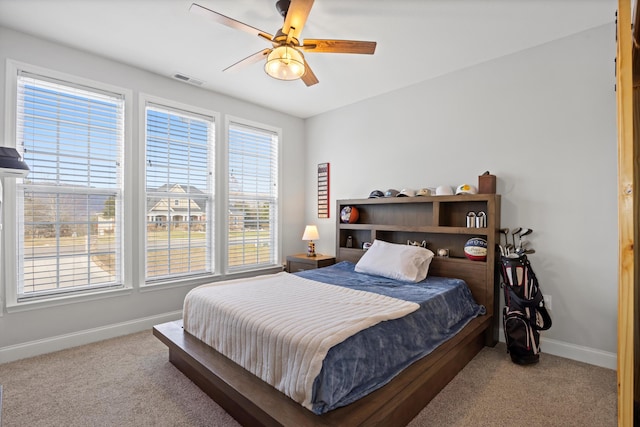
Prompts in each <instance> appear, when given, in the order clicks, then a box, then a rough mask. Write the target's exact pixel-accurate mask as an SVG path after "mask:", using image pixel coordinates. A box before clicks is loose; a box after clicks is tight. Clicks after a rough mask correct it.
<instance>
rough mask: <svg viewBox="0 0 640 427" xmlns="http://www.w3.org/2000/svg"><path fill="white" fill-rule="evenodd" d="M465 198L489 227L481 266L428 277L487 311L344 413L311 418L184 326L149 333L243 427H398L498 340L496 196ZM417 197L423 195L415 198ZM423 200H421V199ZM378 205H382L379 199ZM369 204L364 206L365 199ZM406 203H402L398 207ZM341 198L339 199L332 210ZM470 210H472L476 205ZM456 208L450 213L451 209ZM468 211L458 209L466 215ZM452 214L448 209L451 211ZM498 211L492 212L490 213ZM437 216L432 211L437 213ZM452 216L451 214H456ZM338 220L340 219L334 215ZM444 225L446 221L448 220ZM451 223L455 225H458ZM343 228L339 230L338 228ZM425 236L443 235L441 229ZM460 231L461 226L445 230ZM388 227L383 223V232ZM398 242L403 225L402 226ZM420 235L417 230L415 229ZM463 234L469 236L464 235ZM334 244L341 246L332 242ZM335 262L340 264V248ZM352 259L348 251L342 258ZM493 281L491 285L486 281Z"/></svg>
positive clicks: (461, 264)
mask: <svg viewBox="0 0 640 427" xmlns="http://www.w3.org/2000/svg"><path fill="white" fill-rule="evenodd" d="M469 197H471V199H469V198H468V197H467V196H464V197H462V198H458V199H457V200H455V202H456V203H457V202H463V201H465V200H470V201H471V202H472V203H476V202H477V200H479V198H480V199H481V200H485V201H487V207H488V208H489V209H488V210H489V212H488V214H489V215H491V216H490V217H489V218H491V219H490V221H489V222H490V224H491V225H490V227H487V228H486V229H483V230H480V229H477V230H473V231H474V232H478V234H479V232H482V233H485V234H484V235H485V236H487V241H488V243H489V255H488V258H487V262H486V263H484V262H470V261H468V260H466V259H455V258H446V259H445V258H434V259H433V261H432V263H431V266H430V269H429V274H430V275H435V276H448V277H458V278H461V279H463V280H465V281H466V282H467V284H468V285H469V287H470V288H471V291H472V293H473V295H474V298H475V299H476V301H477V302H478V303H480V304H483V305H485V307H486V308H487V314H486V315H484V316H480V317H478V318H475V319H473V320H472V321H471V322H470V323H469V324H468V325H467V326H466V327H465V328H464V329H463V330H462V331H461V332H460V333H458V334H457V335H456V336H455V337H453V338H452V339H450V340H449V341H447V342H445V343H444V344H442V345H441V346H439V347H438V348H436V349H435V350H434V351H433V352H432V353H431V354H429V355H427V356H425V357H424V358H422V359H420V360H418V361H417V362H415V363H414V364H412V365H411V366H409V367H408V368H407V369H405V370H404V371H403V372H401V373H400V374H399V375H398V376H396V377H395V378H394V379H393V380H392V381H391V382H389V383H388V384H387V385H385V386H384V387H381V388H380V389H378V390H376V391H374V392H373V393H371V394H369V395H367V396H365V397H363V398H362V399H360V400H358V401H356V402H354V403H352V404H350V405H348V406H345V407H342V408H338V409H335V410H333V411H329V412H327V413H325V414H323V415H315V414H314V413H312V412H311V411H309V410H307V409H306V408H304V407H303V406H301V405H300V404H299V403H297V402H295V401H293V400H292V399H290V398H289V397H287V396H285V395H284V394H282V393H281V392H279V391H278V390H276V389H275V388H273V387H272V386H270V385H268V384H267V383H265V382H263V381H262V380H261V379H259V378H258V377H256V376H254V375H253V374H251V373H250V372H249V371H247V370H245V369H243V368H242V367H240V366H239V365H237V364H236V363H234V362H233V361H231V360H230V359H228V358H226V357H225V356H223V355H221V354H220V353H218V352H217V351H215V350H214V349H213V348H211V347H209V346H208V345H206V344H204V343H203V342H202V341H200V340H199V339H197V338H195V337H194V336H192V335H190V334H189V333H187V332H185V331H184V330H183V329H182V322H181V321H175V322H168V323H164V324H161V325H156V326H155V327H154V328H153V334H154V335H155V336H156V337H157V338H159V339H160V340H161V341H162V342H163V343H164V344H166V345H167V346H168V347H169V360H170V361H171V363H173V364H174V365H175V366H176V367H177V368H178V369H179V370H180V371H182V372H183V373H184V374H185V375H186V376H187V377H188V378H190V379H191V380H192V381H193V382H194V383H195V384H196V385H198V386H199V387H200V388H201V389H202V390H203V391H204V392H205V393H207V394H208V395H209V396H210V397H211V398H212V399H213V400H214V401H216V402H217V403H218V404H219V405H220V406H221V407H222V408H223V409H225V410H226V411H227V412H228V413H229V414H230V415H231V416H233V417H234V418H235V419H236V420H237V421H238V422H239V423H240V424H242V425H245V426H349V427H353V426H375V425H380V426H404V425H406V424H407V423H409V422H410V421H411V420H412V419H413V418H414V417H415V416H416V415H417V414H418V413H419V412H420V411H421V410H422V409H423V408H424V407H425V406H426V405H427V403H429V401H430V400H431V399H433V397H435V396H436V395H437V394H438V393H439V392H440V390H442V388H444V386H446V385H447V384H448V383H449V381H451V380H452V379H453V377H455V376H456V374H457V373H458V372H459V371H460V370H462V368H464V366H465V365H466V364H467V363H468V362H469V361H470V360H471V359H472V358H473V357H474V356H475V355H476V354H477V353H478V352H479V351H480V350H481V349H482V348H483V347H484V346H485V345H495V344H496V342H497V317H496V316H494V306H497V301H496V297H497V296H498V294H499V293H498V292H496V291H495V289H496V284H495V283H494V277H495V276H494V265H495V263H494V257H495V243H496V242H495V240H494V239H496V238H497V233H498V229H499V212H500V211H499V207H500V206H499V196H496V195H485V196H482V197H480V196H469ZM421 199H423V198H421ZM424 201H425V200H424V199H423V200H421V202H424ZM381 202H382V203H384V201H381ZM366 203H370V202H366ZM403 203H406V202H403ZM339 206H340V201H338V207H339ZM474 206H475V205H474ZM457 209H458V208H456V209H453V210H456V211H457ZM464 209H466V207H463V208H461V209H460V212H462V211H464ZM453 210H452V211H453ZM496 210H497V213H496ZM435 211H436V212H438V208H436V209H435ZM454 216H455V215H454ZM337 217H338V218H339V216H337ZM449 220H450V219H449ZM458 221H459V219H458V220H456V222H458ZM340 227H341V225H340V224H339V225H338V228H339V229H340ZM429 227H430V228H429V229H428V231H431V232H437V233H443V230H435V229H432V228H433V226H429ZM449 228H450V230H447V231H450V232H452V233H453V234H465V230H463V229H461V227H458V226H455V227H449ZM388 229H389V226H388V225H385V232H387V233H388ZM400 229H401V231H402V233H403V234H402V237H404V235H405V234H406V232H407V226H406V225H402V226H400ZM418 231H420V232H423V231H424V230H423V229H422V228H421V229H420V230H418ZM466 233H469V231H468V230H467V231H466ZM337 245H340V241H338V242H337ZM337 253H338V261H341V260H342V259H341V258H342V257H340V255H339V254H340V250H339V248H338V251H337ZM348 258H349V259H350V260H353V254H351V255H350V256H349V257H348ZM489 279H491V280H489Z"/></svg>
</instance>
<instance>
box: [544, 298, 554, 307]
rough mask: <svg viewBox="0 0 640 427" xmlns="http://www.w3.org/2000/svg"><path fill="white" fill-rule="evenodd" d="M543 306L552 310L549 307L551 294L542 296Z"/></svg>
mask: <svg viewBox="0 0 640 427" xmlns="http://www.w3.org/2000/svg"><path fill="white" fill-rule="evenodd" d="M544 306H545V307H547V310H552V308H551V295H545V296H544Z"/></svg>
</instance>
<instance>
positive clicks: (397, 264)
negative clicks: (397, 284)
mask: <svg viewBox="0 0 640 427" xmlns="http://www.w3.org/2000/svg"><path fill="white" fill-rule="evenodd" d="M433 255H434V254H433V252H431V251H430V250H429V249H425V248H422V247H419V246H412V245H399V244H396V243H389V242H384V241H382V240H374V241H373V245H371V247H370V248H369V249H368V250H367V251H366V252H365V253H364V255H362V258H360V261H358V263H357V264H356V271H357V272H358V273H366V274H374V275H377V276H383V277H388V278H390V279H396V280H401V281H403V282H419V281H421V280H424V278H425V277H427V272H428V271H429V264H431V259H432V258H433Z"/></svg>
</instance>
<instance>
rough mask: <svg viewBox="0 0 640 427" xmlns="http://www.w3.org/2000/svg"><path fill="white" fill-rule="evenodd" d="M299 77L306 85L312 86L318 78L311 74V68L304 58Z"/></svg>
mask: <svg viewBox="0 0 640 427" xmlns="http://www.w3.org/2000/svg"><path fill="white" fill-rule="evenodd" d="M301 79H302V81H303V82H304V84H306V85H307V86H313V85H314V84H316V83H318V78H317V77H316V75H315V74H313V71H312V70H311V67H309V64H308V63H307V60H306V59H305V60H304V74H303V75H302V77H301Z"/></svg>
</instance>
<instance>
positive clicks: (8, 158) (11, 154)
mask: <svg viewBox="0 0 640 427" xmlns="http://www.w3.org/2000/svg"><path fill="white" fill-rule="evenodd" d="M28 173H29V166H27V164H26V163H25V162H24V161H23V160H22V159H21V158H20V154H18V150H16V149H15V148H11V147H0V176H13V177H17V178H22V177H25V176H27V174H28Z"/></svg>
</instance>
